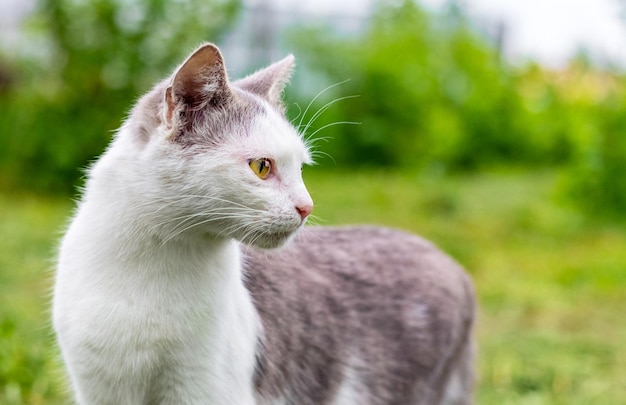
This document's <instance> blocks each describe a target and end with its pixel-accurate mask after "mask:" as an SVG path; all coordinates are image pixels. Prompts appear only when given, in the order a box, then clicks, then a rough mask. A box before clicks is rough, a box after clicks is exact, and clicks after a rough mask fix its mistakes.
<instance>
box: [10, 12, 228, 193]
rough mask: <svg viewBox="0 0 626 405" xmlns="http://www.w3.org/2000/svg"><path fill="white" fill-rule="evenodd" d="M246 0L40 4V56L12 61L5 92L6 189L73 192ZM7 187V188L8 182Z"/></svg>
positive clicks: (36, 29)
mask: <svg viewBox="0 0 626 405" xmlns="http://www.w3.org/2000/svg"><path fill="white" fill-rule="evenodd" d="M239 6H240V1H239V0H215V1H210V2H207V1H203V0H181V1H177V2H169V1H164V0H142V1H135V2H132V3H128V2H122V1H119V0H98V1H88V2H76V1H71V0H60V1H58V0H40V3H39V9H38V11H37V12H36V13H35V16H34V17H33V19H32V21H31V26H32V29H31V31H32V32H31V34H32V35H33V36H34V37H35V38H36V39H37V40H36V41H34V42H33V43H36V44H38V46H34V47H33V48H37V49H33V50H31V52H33V53H34V54H35V55H36V56H35V57H31V58H30V59H26V58H23V60H20V61H16V62H14V69H13V70H14V71H20V72H25V73H22V74H21V76H20V77H17V78H16V80H17V83H16V84H15V85H14V87H13V88H12V89H11V88H9V89H8V90H5V91H3V92H0V108H2V110H3V114H2V115H0V132H1V133H2V137H1V138H0V170H2V173H3V174H4V176H3V178H1V179H0V185H4V186H7V185H12V186H16V185H17V186H19V187H21V188H32V189H36V190H43V191H57V192H58V191H63V192H65V191H69V190H71V189H72V187H73V185H75V184H76V182H77V180H78V178H79V176H80V175H81V173H80V170H79V169H77V168H80V167H84V166H85V165H86V163H87V162H88V160H89V159H91V158H93V157H94V156H96V155H97V154H99V153H101V152H102V150H103V148H104V146H105V145H106V144H107V142H108V141H109V139H110V137H111V133H112V131H114V130H115V129H116V128H118V127H119V126H120V124H121V117H123V115H124V111H127V110H128V109H129V108H130V105H131V103H132V100H133V99H134V98H136V97H137V96H138V94H140V93H141V92H144V91H146V90H147V89H148V88H149V87H150V86H151V85H152V83H153V82H154V81H155V80H157V79H158V78H160V77H161V76H162V75H164V74H166V72H169V70H170V69H172V68H173V67H174V66H173V63H175V62H177V61H179V60H180V59H181V58H182V57H184V55H186V54H187V53H188V52H189V51H190V49H193V47H194V46H197V45H198V43H199V42H200V41H201V40H202V39H206V40H208V39H211V40H215V39H216V38H218V37H219V34H220V33H221V32H222V31H223V30H224V29H225V28H226V27H227V26H228V24H229V23H230V22H231V21H232V19H233V17H234V16H235V14H236V12H237V10H238V8H239ZM2 183H4V184H2Z"/></svg>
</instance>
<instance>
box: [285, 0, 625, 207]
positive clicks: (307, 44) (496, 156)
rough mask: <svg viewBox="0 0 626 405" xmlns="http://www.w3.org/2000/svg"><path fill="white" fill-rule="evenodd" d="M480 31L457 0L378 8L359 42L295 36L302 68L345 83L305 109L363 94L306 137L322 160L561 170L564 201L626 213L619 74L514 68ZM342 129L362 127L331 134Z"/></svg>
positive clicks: (338, 105)
mask: <svg viewBox="0 0 626 405" xmlns="http://www.w3.org/2000/svg"><path fill="white" fill-rule="evenodd" d="M479 32H480V31H479V30H478V29H476V28H475V27H474V26H473V25H472V23H471V21H470V20H469V19H468V18H467V17H466V16H465V15H464V13H463V10H462V9H460V8H459V7H458V6H455V3H454V2H453V3H451V6H450V7H449V9H448V11H447V12H446V13H444V14H442V15H432V14H428V13H426V12H425V11H424V10H422V9H421V8H420V7H419V6H418V5H417V4H416V3H415V2H413V1H410V0H405V1H400V2H395V3H394V4H393V5H390V4H389V3H381V5H380V7H379V9H378V11H377V12H375V13H374V14H373V17H372V20H371V22H370V24H369V26H368V28H367V29H366V31H365V32H364V33H363V34H362V35H357V36H353V37H346V36H345V35H336V34H334V33H333V31H332V29H329V27H321V28H309V29H305V30H300V31H296V32H294V33H293V39H292V41H293V43H294V44H295V46H297V48H299V54H300V55H301V56H302V57H304V60H305V61H304V62H303V63H302V64H303V65H305V66H311V67H312V68H313V70H314V71H315V72H316V73H318V74H320V73H321V75H322V77H325V78H326V81H327V82H330V83H339V82H342V81H344V80H346V79H349V81H347V82H346V83H343V84H341V85H339V86H336V87H334V88H333V89H332V90H329V91H328V92H327V93H328V94H327V95H326V96H327V97H319V100H320V101H319V102H318V101H317V100H316V102H315V103H314V106H312V108H311V109H310V110H312V111H318V110H319V109H320V108H322V109H323V108H324V103H327V102H333V97H334V99H337V98H339V97H342V96H345V95H359V96H360V97H356V98H351V99H349V100H340V101H337V102H334V103H333V105H332V107H331V108H329V109H328V110H326V111H325V112H324V113H323V114H322V115H321V116H319V117H317V118H316V119H315V122H314V124H313V125H312V126H311V127H310V128H308V132H309V133H313V132H314V131H315V130H316V129H318V128H324V127H325V128H324V130H323V131H320V132H319V134H320V136H321V137H323V140H330V141H329V142H318V145H317V146H318V148H319V150H320V152H322V153H320V156H322V159H321V161H322V162H323V161H324V160H325V158H324V157H323V156H326V157H332V159H333V160H334V161H335V162H336V164H337V165H339V166H346V167H361V166H370V167H371V166H392V167H401V168H407V169H410V170H415V169H417V170H426V171H427V172H428V171H433V172H435V173H441V172H459V171H464V172H466V171H476V170H485V169H489V168H492V167H494V166H502V165H507V166H519V167H527V168H534V167H546V166H552V167H554V166H557V167H566V168H568V171H567V173H568V175H567V176H566V177H567V179H566V181H564V183H563V184H564V185H565V186H566V187H564V190H563V191H564V194H566V195H568V196H569V197H570V198H571V199H572V200H574V201H575V202H577V203H580V205H581V206H583V207H587V208H590V209H591V210H592V211H593V212H594V213H595V212H597V211H605V212H611V213H617V214H619V213H623V212H626V210H624V208H625V207H626V176H623V173H626V171H625V170H624V169H625V163H624V162H626V137H625V136H624V128H626V127H625V126H624V123H625V122H624V120H625V119H626V118H625V117H626V92H625V91H624V90H625V89H626V87H625V85H626V75H625V74H624V72H623V71H618V70H610V69H601V68H599V67H596V66H594V65H593V64H591V63H590V62H589V61H588V60H586V59H585V58H584V57H583V56H580V57H576V58H574V59H573V60H572V61H571V63H570V65H569V66H568V67H567V68H565V69H562V70H559V71H551V70H548V69H544V68H542V67H541V66H539V65H537V64H534V63H528V64H526V65H524V66H517V67H515V66H511V65H509V64H508V63H507V62H506V61H504V60H503V59H502V58H501V57H500V55H499V51H498V49H497V47H496V46H495V45H494V44H493V43H492V41H489V40H486V39H485V37H484V36H482V35H481V34H480V33H479ZM303 104H304V105H306V103H303ZM292 110H293V113H294V115H295V114H300V113H301V111H300V110H294V109H292ZM308 119H310V117H305V119H304V120H303V122H304V123H305V124H306V122H307V120H308ZM299 120H300V117H298V118H297V119H296V120H295V121H296V122H298V121H299ZM342 121H352V122H360V123H361V124H362V125H332V123H333V122H342ZM316 135H317V134H316ZM315 137H316V136H313V138H315Z"/></svg>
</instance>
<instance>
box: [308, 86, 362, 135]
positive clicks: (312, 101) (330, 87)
mask: <svg viewBox="0 0 626 405" xmlns="http://www.w3.org/2000/svg"><path fill="white" fill-rule="evenodd" d="M349 81H350V79H346V80H344V81H342V82H339V83H335V84H331V85H330V86H328V87H326V88H325V89H324V90H322V91H320V92H319V93H317V95H316V96H315V97H313V99H312V100H311V101H310V102H309V105H307V106H306V108H305V109H304V113H302V117H300V122H298V128H300V127H301V126H302V120H303V119H304V117H306V113H307V112H308V111H309V108H311V105H313V103H314V102H315V100H317V99H318V98H319V97H320V96H321V95H322V94H324V93H326V92H327V91H328V90H330V89H332V88H334V87H337V86H339V85H342V84H344V83H347V82H349Z"/></svg>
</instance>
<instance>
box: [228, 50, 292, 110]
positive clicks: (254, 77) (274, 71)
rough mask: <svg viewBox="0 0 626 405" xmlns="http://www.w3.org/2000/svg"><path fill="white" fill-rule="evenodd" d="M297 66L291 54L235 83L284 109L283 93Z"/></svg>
mask: <svg viewBox="0 0 626 405" xmlns="http://www.w3.org/2000/svg"><path fill="white" fill-rule="evenodd" d="M294 67H295V59H294V57H293V55H289V56H287V57H286V58H284V59H283V60H281V61H278V62H276V63H274V64H272V65H270V66H268V67H266V68H265V69H261V70H259V71H257V72H255V73H253V74H251V75H250V76H247V77H245V78H243V79H241V80H237V81H236V82H234V83H233V85H235V86H237V87H239V88H240V89H242V90H246V91H248V92H250V93H253V94H256V95H258V96H261V97H262V98H264V99H265V100H267V101H269V102H270V104H272V105H273V106H275V107H277V108H278V109H279V110H281V111H283V110H284V105H283V102H282V93H283V90H284V89H285V86H286V85H287V83H288V82H289V78H290V77H291V74H292V72H293V69H294Z"/></svg>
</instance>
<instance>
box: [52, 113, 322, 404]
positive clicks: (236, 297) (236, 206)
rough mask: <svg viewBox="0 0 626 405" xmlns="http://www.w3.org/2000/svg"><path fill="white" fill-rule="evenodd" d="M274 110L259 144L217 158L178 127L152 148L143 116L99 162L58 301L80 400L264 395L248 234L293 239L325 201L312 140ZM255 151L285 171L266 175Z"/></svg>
mask: <svg viewBox="0 0 626 405" xmlns="http://www.w3.org/2000/svg"><path fill="white" fill-rule="evenodd" d="M259 102H260V101H259ZM264 105H265V107H266V110H267V111H266V114H264V115H262V116H260V117H258V118H257V119H256V120H255V122H254V124H253V125H252V126H251V131H250V133H249V134H247V135H246V137H245V138H242V137H241V136H237V134H233V135H232V136H231V137H228V138H227V140H226V141H225V143H224V144H223V145H220V147H219V148H218V149H217V150H214V151H210V152H207V151H204V152H203V151H202V150H197V151H191V152H190V151H188V150H187V151H184V150H181V148H180V147H179V145H176V144H174V143H172V142H171V141H169V140H168V139H169V137H168V135H169V134H168V129H167V128H166V126H165V125H162V126H160V127H158V128H157V129H156V130H154V131H153V133H152V134H151V137H150V139H149V140H148V141H147V142H138V140H137V134H135V133H133V131H132V129H131V128H133V125H131V124H130V123H129V124H127V125H126V126H124V127H123V128H122V130H121V131H120V133H119V134H118V135H117V137H116V139H115V141H114V143H113V144H112V146H111V147H110V148H109V149H108V151H107V152H106V153H105V154H104V155H103V156H102V157H101V159H100V160H99V161H98V162H97V163H96V164H95V165H94V167H93V168H92V169H91V171H90V176H89V181H88V183H87V187H86V190H85V193H84V196H83V199H82V202H81V203H80V205H79V207H78V210H77V212H76V215H75V217H74V219H73V221H72V223H71V225H70V226H69V228H68V231H67V233H66V235H65V237H64V239H63V242H62V245H61V249H60V255H59V262H58V270H57V275H56V285H55V289H54V302H53V318H54V326H55V329H56V332H57V335H58V340H59V344H60V346H61V350H62V354H63V357H64V360H65V363H66V365H67V368H68V372H69V374H70V377H71V380H72V383H73V388H74V391H75V394H76V399H77V401H78V403H80V404H90V405H92V404H98V405H100V404H111V405H113V404H115V405H123V404H129V405H130V404H133V405H136V404H148V403H159V404H208V405H211V404H214V405H225V404H228V405H252V404H254V403H255V400H254V393H253V391H254V389H253V372H254V365H255V350H256V344H257V336H258V335H259V333H260V330H259V329H260V323H259V318H258V315H257V313H256V311H255V309H254V307H253V305H252V302H251V299H250V296H249V294H248V292H247V290H246V289H245V288H244V285H243V283H242V274H241V271H242V270H241V260H240V247H239V244H238V242H237V241H236V240H238V241H244V242H247V243H253V244H257V245H259V246H265V247H273V246H277V245H280V244H281V243H284V242H285V240H286V239H287V238H288V237H289V236H290V235H292V234H293V233H294V232H295V231H296V230H297V229H299V227H300V226H301V225H302V223H303V221H302V219H301V218H300V215H299V213H298V212H297V210H296V209H295V208H294V207H298V206H302V205H307V204H309V205H311V204H312V202H311V199H310V196H309V194H308V192H307V191H306V188H305V187H304V184H303V182H302V177H301V174H300V166H301V164H302V163H303V162H307V161H308V160H309V157H308V153H307V150H306V147H305V146H304V144H303V143H302V141H301V139H300V137H299V136H298V134H297V133H296V132H295V130H294V129H293V128H292V127H291V126H290V125H289V124H288V123H287V122H286V121H285V120H284V119H283V118H282V117H281V116H280V115H279V114H278V113H276V112H275V111H274V110H273V109H271V108H269V104H266V103H264ZM133 119H137V118H133V117H131V119H130V121H131V122H132V120H133ZM242 139H245V141H242ZM251 158H271V159H273V160H274V162H275V165H276V166H277V167H276V169H277V171H276V176H273V177H272V178H270V179H267V180H261V179H259V178H258V177H256V176H255V174H254V173H253V172H252V171H251V170H250V168H249V167H248V159H251ZM268 233H277V234H276V235H274V236H272V237H268V236H266V235H267V234H268Z"/></svg>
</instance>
